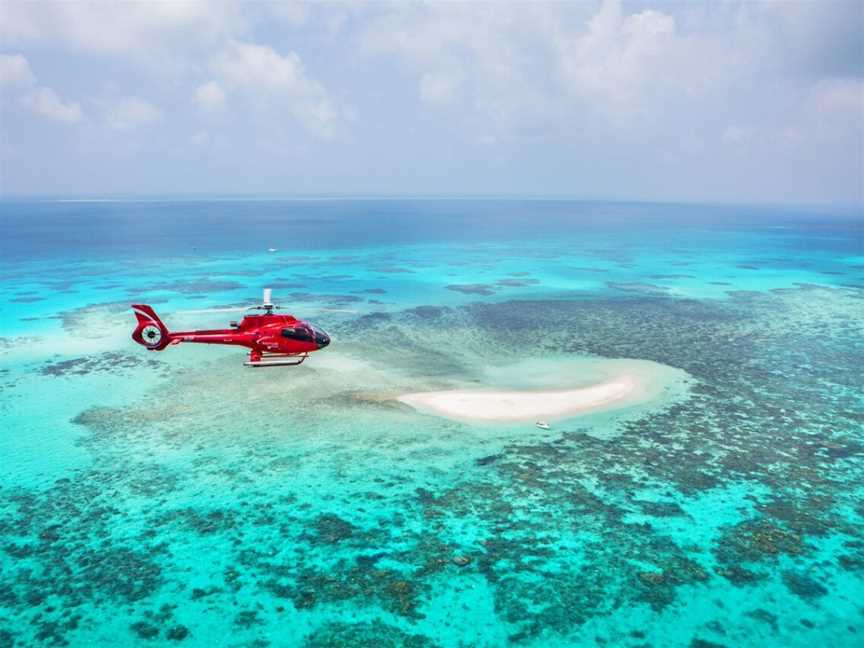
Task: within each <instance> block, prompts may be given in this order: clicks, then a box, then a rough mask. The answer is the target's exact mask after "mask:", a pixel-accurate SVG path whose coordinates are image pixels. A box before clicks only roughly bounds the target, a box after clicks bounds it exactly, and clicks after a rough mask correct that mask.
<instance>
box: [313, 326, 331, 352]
mask: <svg viewBox="0 0 864 648" xmlns="http://www.w3.org/2000/svg"><path fill="white" fill-rule="evenodd" d="M315 344H317V345H318V348H319V349H323V348H324V347H326V346H327V345H328V344H330V336H329V335H327V334H326V333H325V332H324V331H317V330H316V331H315Z"/></svg>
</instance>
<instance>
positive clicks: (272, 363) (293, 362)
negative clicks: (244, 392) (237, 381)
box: [243, 353, 309, 367]
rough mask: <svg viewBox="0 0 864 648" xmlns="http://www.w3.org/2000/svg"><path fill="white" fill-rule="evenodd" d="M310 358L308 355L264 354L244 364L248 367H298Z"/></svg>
mask: <svg viewBox="0 0 864 648" xmlns="http://www.w3.org/2000/svg"><path fill="white" fill-rule="evenodd" d="M308 357H309V354H308V353H304V354H303V355H286V354H284V353H262V354H261V357H260V358H258V359H257V360H253V359H252V358H250V359H249V360H247V361H246V362H244V363H243V364H244V365H245V366H247V367H296V366H297V365H301V364H303V361H304V360H305V359H306V358H308Z"/></svg>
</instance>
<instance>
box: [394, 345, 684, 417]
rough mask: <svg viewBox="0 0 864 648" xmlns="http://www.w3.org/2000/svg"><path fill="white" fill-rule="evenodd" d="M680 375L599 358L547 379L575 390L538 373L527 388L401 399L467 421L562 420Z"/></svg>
mask: <svg viewBox="0 0 864 648" xmlns="http://www.w3.org/2000/svg"><path fill="white" fill-rule="evenodd" d="M548 369H550V370H551V367H548ZM672 372H674V374H673V373H672ZM678 373H679V370H675V369H672V368H671V367H666V366H664V365H659V364H657V363H653V362H647V361H641V360H604V359H595V360H592V361H591V363H590V365H589V364H587V363H586V364H583V365H574V364H573V363H570V364H565V365H564V366H559V367H557V371H554V373H552V374H551V375H550V374H547V375H546V380H544V381H543V382H546V383H549V382H550V381H552V382H555V383H558V384H557V385H556V387H557V386H559V385H560V384H561V383H565V382H569V383H570V385H572V387H571V388H565V389H562V388H556V389H552V388H550V389H538V388H537V387H538V386H539V385H538V384H537V380H536V372H534V375H532V376H531V377H530V379H529V380H527V381H525V385H526V387H527V388H526V389H512V388H510V389H506V388H505V389H494V388H478V389H474V388H469V389H451V390H442V391H428V392H415V393H409V394H403V395H401V396H399V397H398V398H397V400H399V401H401V402H403V403H406V404H407V405H410V406H411V407H413V408H415V409H416V410H418V411H421V412H424V413H427V414H436V415H439V416H445V417H447V418H452V419H456V420H459V421H466V422H479V423H483V422H487V423H496V422H497V423H515V422H534V421H537V420H541V419H542V420H546V421H556V420H562V419H567V418H572V417H575V416H580V415H583V414H587V413H590V412H594V411H600V410H609V409H614V408H617V407H622V408H623V407H629V406H633V405H638V404H641V403H645V402H648V401H651V400H654V399H658V398H660V397H661V396H662V395H663V394H664V392H665V391H668V389H669V386H670V384H671V383H672V382H674V380H673V379H674V378H678V377H679V376H678V375H677V374H678ZM680 373H683V372H680ZM586 383H587V384H586Z"/></svg>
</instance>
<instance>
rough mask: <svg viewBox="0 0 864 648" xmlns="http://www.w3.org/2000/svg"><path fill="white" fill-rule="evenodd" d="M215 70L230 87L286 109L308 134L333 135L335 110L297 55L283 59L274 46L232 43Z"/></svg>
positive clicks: (292, 53)
mask: <svg viewBox="0 0 864 648" xmlns="http://www.w3.org/2000/svg"><path fill="white" fill-rule="evenodd" d="M213 68H214V70H215V71H216V73H217V74H219V76H220V77H221V78H222V79H223V81H224V83H225V84H226V85H227V86H228V87H230V88H234V89H237V90H239V91H242V92H244V93H245V94H246V95H247V96H248V97H250V98H251V99H252V100H253V101H258V102H263V103H270V102H272V103H273V104H275V105H277V106H284V108H285V109H287V110H288V111H289V112H290V113H291V114H292V115H293V116H294V117H295V118H297V119H298V120H299V121H300V122H301V123H302V124H303V125H304V126H305V127H306V128H307V129H308V130H309V131H311V132H313V133H315V134H316V135H318V136H320V137H324V138H327V137H331V136H333V134H334V132H335V128H336V122H337V118H338V114H337V112H336V109H335V108H334V107H333V104H332V102H331V100H330V97H329V96H328V94H327V90H326V89H325V88H324V86H322V85H321V84H320V83H319V82H318V81H316V80H315V79H312V78H310V77H309V76H308V75H307V73H306V70H305V68H304V66H303V62H302V61H301V60H300V57H299V56H298V55H297V53H296V52H288V53H287V54H286V55H284V56H282V55H281V54H279V53H278V52H276V50H274V49H273V48H271V47H267V46H264V45H256V44H254V43H242V42H238V41H232V42H231V43H230V44H229V46H228V48H227V49H226V50H225V51H224V52H223V53H222V54H221V55H220V56H218V57H216V59H215V60H214V64H213Z"/></svg>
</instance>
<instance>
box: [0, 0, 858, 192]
mask: <svg viewBox="0 0 864 648" xmlns="http://www.w3.org/2000/svg"><path fill="white" fill-rule="evenodd" d="M862 25H864V3H861V2H860V1H852V2H836V1H831V0H828V1H821V2H783V3H779V2H778V3H774V2H772V3H754V2H751V3H736V2H722V3H720V2H705V3H700V2H690V3H675V4H670V3H658V2H617V1H607V2H588V3H561V2H557V3H548V4H546V3H508V2H498V3H496V2H485V3H476V4H467V3H465V4H463V3H452V2H449V3H435V4H420V3H393V4H391V3H384V2H374V3H352V4H340V3H326V2H315V3H297V2H285V3H251V4H250V3H246V4H244V3H238V2H213V3H197V2H183V3H180V2H146V1H141V2H130V3H114V2H112V3H100V2H91V3H84V2H67V3H38V2H19V1H11V2H10V1H8V0H4V1H3V2H0V93H2V94H0V111H2V112H0V164H2V167H0V192H2V194H4V195H12V194H19V193H23V194H87V195H94V194H95V195H112V194H172V193H180V194H185V193H193V194H200V193H219V194H225V193H277V194H308V193H339V194H356V193H363V194H367V193H375V194H378V193H384V194H404V193H409V194H417V193H421V194H532V195H538V194H539V195H567V196H575V197H583V198H618V199H651V200H697V201H699V200H703V201H724V202H784V203H785V202H790V203H836V204H850V203H851V204H858V205H860V204H862V203H864V187H862V183H864V179H862V178H864V159H862V157H864V51H862V48H864V27H862Z"/></svg>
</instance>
